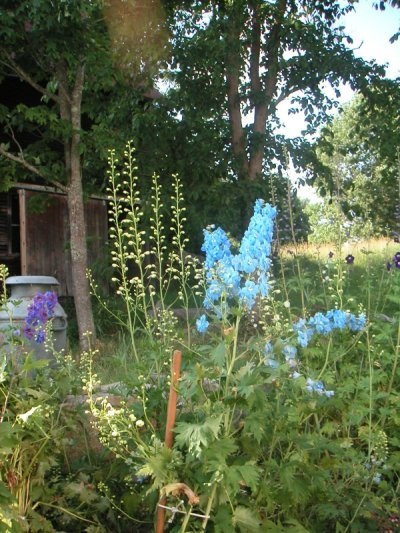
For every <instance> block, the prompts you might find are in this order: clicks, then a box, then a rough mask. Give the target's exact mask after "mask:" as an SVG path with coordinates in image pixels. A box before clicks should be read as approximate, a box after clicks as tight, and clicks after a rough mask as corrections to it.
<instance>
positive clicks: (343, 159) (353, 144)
mask: <svg viewBox="0 0 400 533" xmlns="http://www.w3.org/2000/svg"><path fill="white" fill-rule="evenodd" d="M399 109H400V91H399V86H398V84H397V82H396V81H394V82H392V81H390V80H387V81H386V82H385V83H383V84H380V85H377V86H375V87H373V88H372V89H371V90H370V91H369V93H368V96H365V97H363V96H361V95H357V96H356V97H355V98H354V99H353V100H352V101H351V102H350V104H348V105H347V106H345V107H344V108H343V109H342V111H341V113H340V114H339V115H338V116H337V117H336V118H335V119H334V120H333V121H332V123H331V124H330V125H329V126H327V127H326V128H325V129H324V130H323V131H322V133H321V135H320V138H319V139H318V142H317V143H316V146H315V151H316V157H317V164H316V165H315V166H314V173H315V183H316V185H317V186H318V187H319V189H320V191H321V192H322V193H323V194H325V195H327V194H330V195H331V196H332V195H335V196H336V197H337V198H338V199H339V201H340V204H341V206H342V210H343V212H344V213H345V214H348V215H349V217H350V218H351V217H353V216H359V217H361V218H362V219H363V220H364V222H365V223H366V222H368V221H371V222H372V224H373V226H374V228H375V232H376V233H382V232H383V231H384V230H386V229H391V230H393V229H394V226H395V221H394V218H395V213H396V208H398V203H399V181H398V180H399V173H398V172H399V171H398V157H399V156H398V150H399V145H400V121H399V118H400V115H399Z"/></svg>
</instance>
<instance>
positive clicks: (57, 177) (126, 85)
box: [0, 0, 163, 348]
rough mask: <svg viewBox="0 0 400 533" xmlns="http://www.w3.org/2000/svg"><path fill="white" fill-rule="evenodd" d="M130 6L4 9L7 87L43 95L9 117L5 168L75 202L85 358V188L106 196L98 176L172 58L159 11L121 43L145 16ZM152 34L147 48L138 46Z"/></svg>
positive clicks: (73, 228)
mask: <svg viewBox="0 0 400 533" xmlns="http://www.w3.org/2000/svg"><path fill="white" fill-rule="evenodd" d="M124 4H125V2H123V1H122V0H110V1H107V2H102V1H100V0H95V1H92V2H86V1H83V0H79V1H75V0H52V1H48V0H43V1H36V2H31V1H26V0H19V1H14V0H13V1H11V0H2V2H1V5H0V21H1V22H0V36H1V40H2V45H1V47H0V68H1V70H0V75H1V80H2V82H3V83H6V82H7V81H9V80H10V78H12V77H17V78H18V79H19V80H20V81H21V82H22V84H23V85H24V86H25V87H26V89H27V91H28V90H31V93H32V91H33V93H36V94H35V95H34V96H33V97H31V98H30V101H29V102H28V103H27V102H23V101H22V102H21V101H16V102H11V104H10V105H9V106H6V105H5V104H2V105H1V107H0V121H1V122H2V124H3V127H4V132H5V134H6V137H5V138H3V139H2V140H4V141H5V142H3V144H2V145H1V146H0V155H1V156H3V157H2V167H3V169H4V167H5V165H6V163H5V162H6V161H7V166H6V172H7V174H6V175H8V176H10V177H11V178H14V177H16V176H18V175H19V172H20V169H21V168H23V169H24V170H25V174H26V171H28V173H29V175H30V177H31V178H32V179H34V178H39V179H41V180H44V181H45V182H47V183H51V184H53V185H55V186H56V187H57V188H58V189H59V190H61V191H64V192H65V193H66V195H67V203H68V213H69V220H68V224H69V228H70V244H71V260H72V262H71V263H72V278H73V292H74V299H75V307H76V313H77V320H78V327H79V339H80V344H81V346H82V348H86V347H87V343H88V340H87V336H86V334H87V333H90V334H91V335H92V337H94V336H95V328H94V321H93V313H92V309H91V302H90V292H89V285H88V280H87V278H86V269H87V246H86V235H85V223H84V204H83V185H84V184H85V185H86V186H89V189H90V188H92V189H93V188H97V187H99V177H98V176H96V173H97V172H98V171H99V170H100V171H101V172H100V174H102V173H103V172H102V170H103V169H104V165H105V161H106V149H107V148H110V147H112V146H115V144H116V143H117V142H118V141H119V140H121V137H122V136H126V132H127V130H129V129H131V128H130V126H131V123H130V121H129V120H127V117H129V115H131V114H132V108H137V107H138V102H139V100H140V99H141V98H142V99H143V93H145V92H146V90H147V88H148V87H147V85H146V82H148V80H149V74H150V73H152V72H153V71H154V70H151V68H150V66H151V67H152V68H153V69H154V65H155V64H156V63H157V59H158V57H160V50H162V49H163V47H162V46H160V42H161V37H160V32H161V26H162V21H161V20H160V17H158V18H155V19H154V17H153V18H152V17H151V16H148V13H149V12H150V13H153V12H154V10H156V8H157V6H158V4H159V3H158V2H156V0H152V1H151V2H149V3H148V4H147V6H146V8H145V9H144V11H145V15H144V16H142V18H141V19H140V20H139V19H138V20H139V21H140V26H139V25H137V26H136V27H137V32H136V38H135V39H131V40H130V41H129V42H128V41H127V40H126V38H125V37H126V26H125V30H124V28H123V30H124V31H122V30H121V32H119V33H117V32H116V31H113V28H115V27H116V21H117V23H118V21H119V22H121V21H122V20H123V19H124V18H125V25H126V23H127V21H132V17H133V15H135V14H136V15H138V10H136V11H134V12H133V13H131V12H130V13H128V15H129V18H128V19H127V17H126V15H127V14H126V13H125V12H123V10H122V8H121V6H122V7H123V5H124ZM131 7H132V6H131ZM142 11H143V9H142ZM154 20H156V22H155V23H154V24H153V22H154ZM152 24H153V25H152ZM155 28H156V29H157V28H158V29H159V30H160V31H158V32H157V31H156V29H155ZM108 30H109V31H108ZM146 32H147V33H146ZM145 33H146V39H145V43H144V44H143V43H142V44H141V45H139V44H140V43H139V37H140V36H142V37H143V34H145ZM152 36H154V38H155V37H157V39H158V41H157V43H155V42H154V39H153V37H152ZM156 44H157V50H158V52H157V53H156V52H155V51H154V50H155V45H156ZM123 47H124V55H123V57H122V48H123ZM150 50H152V52H153V53H152V55H151V54H150ZM146 54H147V55H146ZM117 59H118V61H117ZM124 69H125V71H124ZM128 69H129V72H130V75H129V76H127V75H126V71H127V70H128ZM121 111H123V116H121ZM124 142H125V139H124ZM101 159H103V162H102V161H101ZM83 173H84V174H85V176H84V177H83ZM7 181H8V182H9V181H10V180H7ZM100 183H101V182H100Z"/></svg>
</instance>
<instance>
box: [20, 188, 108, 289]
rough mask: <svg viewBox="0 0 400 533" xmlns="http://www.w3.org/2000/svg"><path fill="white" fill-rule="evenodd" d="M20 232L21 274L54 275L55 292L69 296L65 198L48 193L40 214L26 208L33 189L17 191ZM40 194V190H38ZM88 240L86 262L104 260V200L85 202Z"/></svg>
mask: <svg viewBox="0 0 400 533" xmlns="http://www.w3.org/2000/svg"><path fill="white" fill-rule="evenodd" d="M18 194H19V205H20V232H21V274H22V275H43V276H54V277H55V278H56V279H57V280H58V281H59V282H60V287H59V291H58V292H59V295H61V296H71V295H72V294H73V291H72V277H71V254H70V249H69V229H68V210H67V202H66V198H65V196H63V195H60V194H51V193H46V194H48V200H49V201H48V202H47V204H48V205H47V208H46V209H45V210H44V211H43V212H40V213H34V212H32V211H31V210H30V209H29V201H30V200H31V199H32V198H33V197H34V196H35V195H37V194H39V193H37V192H35V191H30V190H19V191H18ZM41 194H42V193H41ZM85 221H86V231H87V242H88V264H89V267H91V266H93V265H94V263H95V262H96V261H98V260H101V259H104V247H105V244H106V242H107V205H106V202H105V201H104V200H97V199H96V200H95V199H89V200H87V202H86V203H85Z"/></svg>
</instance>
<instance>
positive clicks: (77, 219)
mask: <svg viewBox="0 0 400 533" xmlns="http://www.w3.org/2000/svg"><path fill="white" fill-rule="evenodd" d="M66 74H67V73H66V69H65V67H64V65H61V66H60V67H59V69H58V81H59V95H60V113H61V118H63V119H64V120H68V121H69V122H70V124H71V126H72V134H71V137H70V138H68V139H66V140H65V143H64V151H65V167H66V172H67V184H68V185H67V204H68V217H69V228H70V246H71V269H72V285H73V294H74V302H75V310H76V318H77V322H78V332H79V344H80V347H81V349H82V350H87V349H88V348H89V347H90V344H93V343H94V342H95V340H96V339H95V326H94V319H93V310H92V303H91V298H90V287H89V281H88V279H87V275H86V272H87V268H88V261H87V241H86V225H85V212H84V203H83V188H82V166H81V157H80V153H79V143H80V130H81V102H82V93H83V81H84V66H83V65H80V66H79V67H78V68H77V72H76V77H75V84H74V87H73V89H72V91H71V93H70V94H69V91H68V85H67V76H66Z"/></svg>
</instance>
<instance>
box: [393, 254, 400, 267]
mask: <svg viewBox="0 0 400 533" xmlns="http://www.w3.org/2000/svg"><path fill="white" fill-rule="evenodd" d="M393 264H394V266H395V267H396V268H400V252H396V253H395V254H394V257H393Z"/></svg>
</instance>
